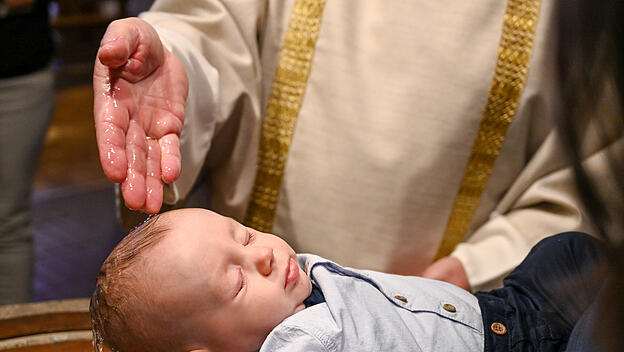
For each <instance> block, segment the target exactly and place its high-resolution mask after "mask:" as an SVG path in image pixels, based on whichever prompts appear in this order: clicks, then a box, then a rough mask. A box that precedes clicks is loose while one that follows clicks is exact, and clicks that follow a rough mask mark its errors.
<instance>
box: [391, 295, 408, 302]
mask: <svg viewBox="0 0 624 352" xmlns="http://www.w3.org/2000/svg"><path fill="white" fill-rule="evenodd" d="M394 298H396V299H398V300H399V301H401V302H403V303H407V298H405V297H403V296H401V295H396V296H394Z"/></svg>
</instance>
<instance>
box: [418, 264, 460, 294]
mask: <svg viewBox="0 0 624 352" xmlns="http://www.w3.org/2000/svg"><path fill="white" fill-rule="evenodd" d="M422 276H423V277H426V278H428V279H434V280H441V281H446V282H450V283H452V284H454V285H457V286H459V287H461V288H463V289H464V290H466V291H470V284H469V283H468V277H467V276H466V271H465V270H464V266H463V265H462V263H461V262H460V261H459V259H457V258H454V257H450V256H449V257H443V258H440V259H438V260H436V261H435V262H433V263H432V264H431V265H429V267H427V269H425V271H424V272H423V273H422Z"/></svg>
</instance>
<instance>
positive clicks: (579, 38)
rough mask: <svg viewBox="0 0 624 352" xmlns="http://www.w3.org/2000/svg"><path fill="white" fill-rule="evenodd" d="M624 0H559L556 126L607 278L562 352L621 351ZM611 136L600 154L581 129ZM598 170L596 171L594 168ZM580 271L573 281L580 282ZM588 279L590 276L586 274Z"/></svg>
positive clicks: (623, 306) (623, 303) (623, 298)
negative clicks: (591, 153)
mask: <svg viewBox="0 0 624 352" xmlns="http://www.w3.org/2000/svg"><path fill="white" fill-rule="evenodd" d="M623 18H624V1H621V0H608V1H598V2H596V1H590V0H560V1H559V20H560V21H559V34H558V36H559V40H558V43H559V50H558V66H559V78H560V82H561V94H562V100H563V101H564V102H565V105H564V106H563V114H561V120H560V121H559V130H560V133H561V135H562V136H563V142H564V143H565V145H566V150H567V151H568V152H569V156H570V158H571V160H572V164H573V165H574V166H573V168H574V173H575V176H576V181H577V186H578V189H579V191H580V192H579V193H580V195H581V198H582V199H583V203H584V205H585V207H586V211H587V212H588V213H589V214H590V216H591V217H592V218H593V219H594V222H595V224H596V228H595V229H594V231H593V233H594V234H597V235H598V236H599V237H601V238H602V239H603V240H604V241H605V243H606V244H607V248H608V252H607V262H606V266H607V279H606V280H605V283H604V286H603V288H602V290H601V292H600V293H599V296H598V298H597V299H596V300H595V302H594V304H593V305H592V307H591V308H590V309H589V310H587V311H586V312H585V314H584V316H583V317H582V318H581V320H580V322H579V323H577V325H576V327H575V329H574V330H573V332H572V336H571V337H570V340H569V342H568V349H567V351H624V336H622V332H624V322H623V320H622V316H623V315H624V64H623V63H624V22H623V21H622V19H623ZM588 130H591V131H593V135H594V138H602V137H603V136H606V135H611V136H614V137H613V138H611V142H610V143H609V144H608V146H607V148H606V153H604V154H603V155H602V156H601V157H599V158H595V157H594V158H589V159H587V158H586V157H585V156H586V154H587V152H588V150H587V148H586V145H585V144H584V141H583V139H582V138H581V136H582V135H584V134H586V131H588ZM597 170H598V171H599V172H597ZM583 282H584V280H583V278H580V280H579V283H580V284H581V285H582V284H583ZM587 282H589V280H587Z"/></svg>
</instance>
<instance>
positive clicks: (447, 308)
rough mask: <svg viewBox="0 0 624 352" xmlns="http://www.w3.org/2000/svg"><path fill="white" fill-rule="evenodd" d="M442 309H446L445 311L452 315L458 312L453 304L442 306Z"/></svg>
mask: <svg viewBox="0 0 624 352" xmlns="http://www.w3.org/2000/svg"><path fill="white" fill-rule="evenodd" d="M442 308H444V310H445V311H447V312H451V313H455V312H457V309H455V306H454V305H452V304H448V303H446V304H444V305H443V306H442Z"/></svg>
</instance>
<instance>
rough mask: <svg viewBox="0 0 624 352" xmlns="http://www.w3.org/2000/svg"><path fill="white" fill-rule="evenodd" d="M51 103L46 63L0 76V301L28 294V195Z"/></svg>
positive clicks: (30, 248)
mask: <svg viewBox="0 0 624 352" xmlns="http://www.w3.org/2000/svg"><path fill="white" fill-rule="evenodd" d="M53 106H54V74H53V72H52V69H51V68H49V67H48V68H44V69H42V70H39V71H36V72H33V73H30V74H27V75H23V76H19V77H13V78H3V79H0V187H2V189H1V190H0V304H9V303H18V302H25V301H29V300H30V299H31V286H32V283H31V281H32V276H33V234H32V229H31V219H32V215H31V204H30V197H31V193H32V188H33V179H34V176H35V170H36V168H37V160H38V157H39V153H40V151H41V146H42V144H43V139H44V137H45V132H46V129H47V127H48V125H49V123H50V119H51V117H52V109H53Z"/></svg>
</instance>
